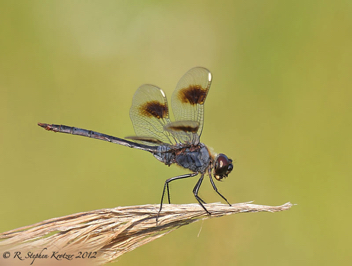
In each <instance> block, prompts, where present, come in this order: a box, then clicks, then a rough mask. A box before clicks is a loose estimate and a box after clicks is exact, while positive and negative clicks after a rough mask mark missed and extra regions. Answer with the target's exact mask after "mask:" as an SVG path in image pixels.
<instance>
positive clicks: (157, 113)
mask: <svg viewBox="0 0 352 266" xmlns="http://www.w3.org/2000/svg"><path fill="white" fill-rule="evenodd" d="M168 112H169V111H168V108H167V105H166V104H162V103H161V102H158V101H150V102H146V103H145V104H143V105H141V106H140V107H139V113H140V114H141V115H142V116H146V117H155V118H157V119H161V118H164V117H167V116H168Z"/></svg>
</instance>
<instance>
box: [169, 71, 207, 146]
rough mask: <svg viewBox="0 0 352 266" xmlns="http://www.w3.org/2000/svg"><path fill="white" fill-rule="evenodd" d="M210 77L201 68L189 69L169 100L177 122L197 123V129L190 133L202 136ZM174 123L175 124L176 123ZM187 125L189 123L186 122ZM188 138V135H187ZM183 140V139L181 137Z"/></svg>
mask: <svg viewBox="0 0 352 266" xmlns="http://www.w3.org/2000/svg"><path fill="white" fill-rule="evenodd" d="M211 80H212V75H211V73H210V71H209V70H208V69H206V68H203V67H195V68H192V69H190V70H189V71H188V72H187V73H186V74H185V75H184V76H183V77H182V78H181V79H180V81H179V82H178V84H177V86H176V89H175V91H174V93H173V94H172V98H171V105H172V111H173V113H174V116H175V120H176V122H177V121H194V122H197V125H198V128H197V129H196V130H195V128H194V130H193V131H196V132H192V134H193V136H192V138H194V134H197V135H198V138H199V137H200V135H201V134H202V130H203V122H204V102H205V99H206V97H207V95H208V92H209V89H210V85H211ZM176 122H175V123H176ZM187 124H189V122H187ZM190 132H191V131H190ZM186 135H188V137H190V133H187V134H186ZM181 138H182V139H184V138H185V137H181Z"/></svg>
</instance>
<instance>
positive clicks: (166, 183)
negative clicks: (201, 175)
mask: <svg viewBox="0 0 352 266" xmlns="http://www.w3.org/2000/svg"><path fill="white" fill-rule="evenodd" d="M196 175H198V172H195V173H191V174H186V175H180V176H175V177H171V178H169V179H167V180H166V181H165V184H164V189H163V194H162V196H161V203H160V209H159V211H158V215H157V217H156V221H157V222H158V218H159V214H160V212H161V209H162V208H163V201H164V195H165V189H167V197H168V200H169V204H170V191H169V183H170V182H171V181H174V180H178V179H182V178H188V177H193V176H196Z"/></svg>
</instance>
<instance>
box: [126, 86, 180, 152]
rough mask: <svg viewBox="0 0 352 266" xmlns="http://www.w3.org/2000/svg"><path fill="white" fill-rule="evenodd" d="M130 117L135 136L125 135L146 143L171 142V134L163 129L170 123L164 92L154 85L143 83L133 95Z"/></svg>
mask: <svg viewBox="0 0 352 266" xmlns="http://www.w3.org/2000/svg"><path fill="white" fill-rule="evenodd" d="M130 118H131V120H132V124H133V127H134V131H135V133H136V135H137V136H133V137H127V138H129V139H132V140H136V141H139V142H143V143H145V144H148V145H160V144H162V143H168V144H172V140H173V138H172V135H171V133H170V132H168V131H165V130H164V125H166V124H169V123H170V119H169V108H168V104H167V99H166V95H165V93H164V92H163V91H162V90H161V89H160V88H158V87H156V86H154V85H149V84H144V85H142V86H141V87H139V88H138V89H137V91H136V93H135V94H134V96H133V100H132V106H131V109H130Z"/></svg>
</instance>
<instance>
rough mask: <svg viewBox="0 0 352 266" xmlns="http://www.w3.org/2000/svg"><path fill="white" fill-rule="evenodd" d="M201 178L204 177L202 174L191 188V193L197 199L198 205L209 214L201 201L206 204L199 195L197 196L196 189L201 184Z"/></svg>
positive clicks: (197, 189)
mask: <svg viewBox="0 0 352 266" xmlns="http://www.w3.org/2000/svg"><path fill="white" fill-rule="evenodd" d="M203 178H204V174H202V175H201V176H200V178H199V180H198V182H197V184H196V186H195V187H194V189H193V194H194V196H195V197H196V199H197V200H198V203H199V204H200V206H202V208H203V209H204V210H205V211H206V213H207V214H209V215H210V212H209V211H208V210H207V209H206V208H205V207H204V205H203V203H204V204H206V203H205V202H204V200H202V199H201V198H200V197H199V196H198V191H199V188H200V186H201V184H202V181H203Z"/></svg>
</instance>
